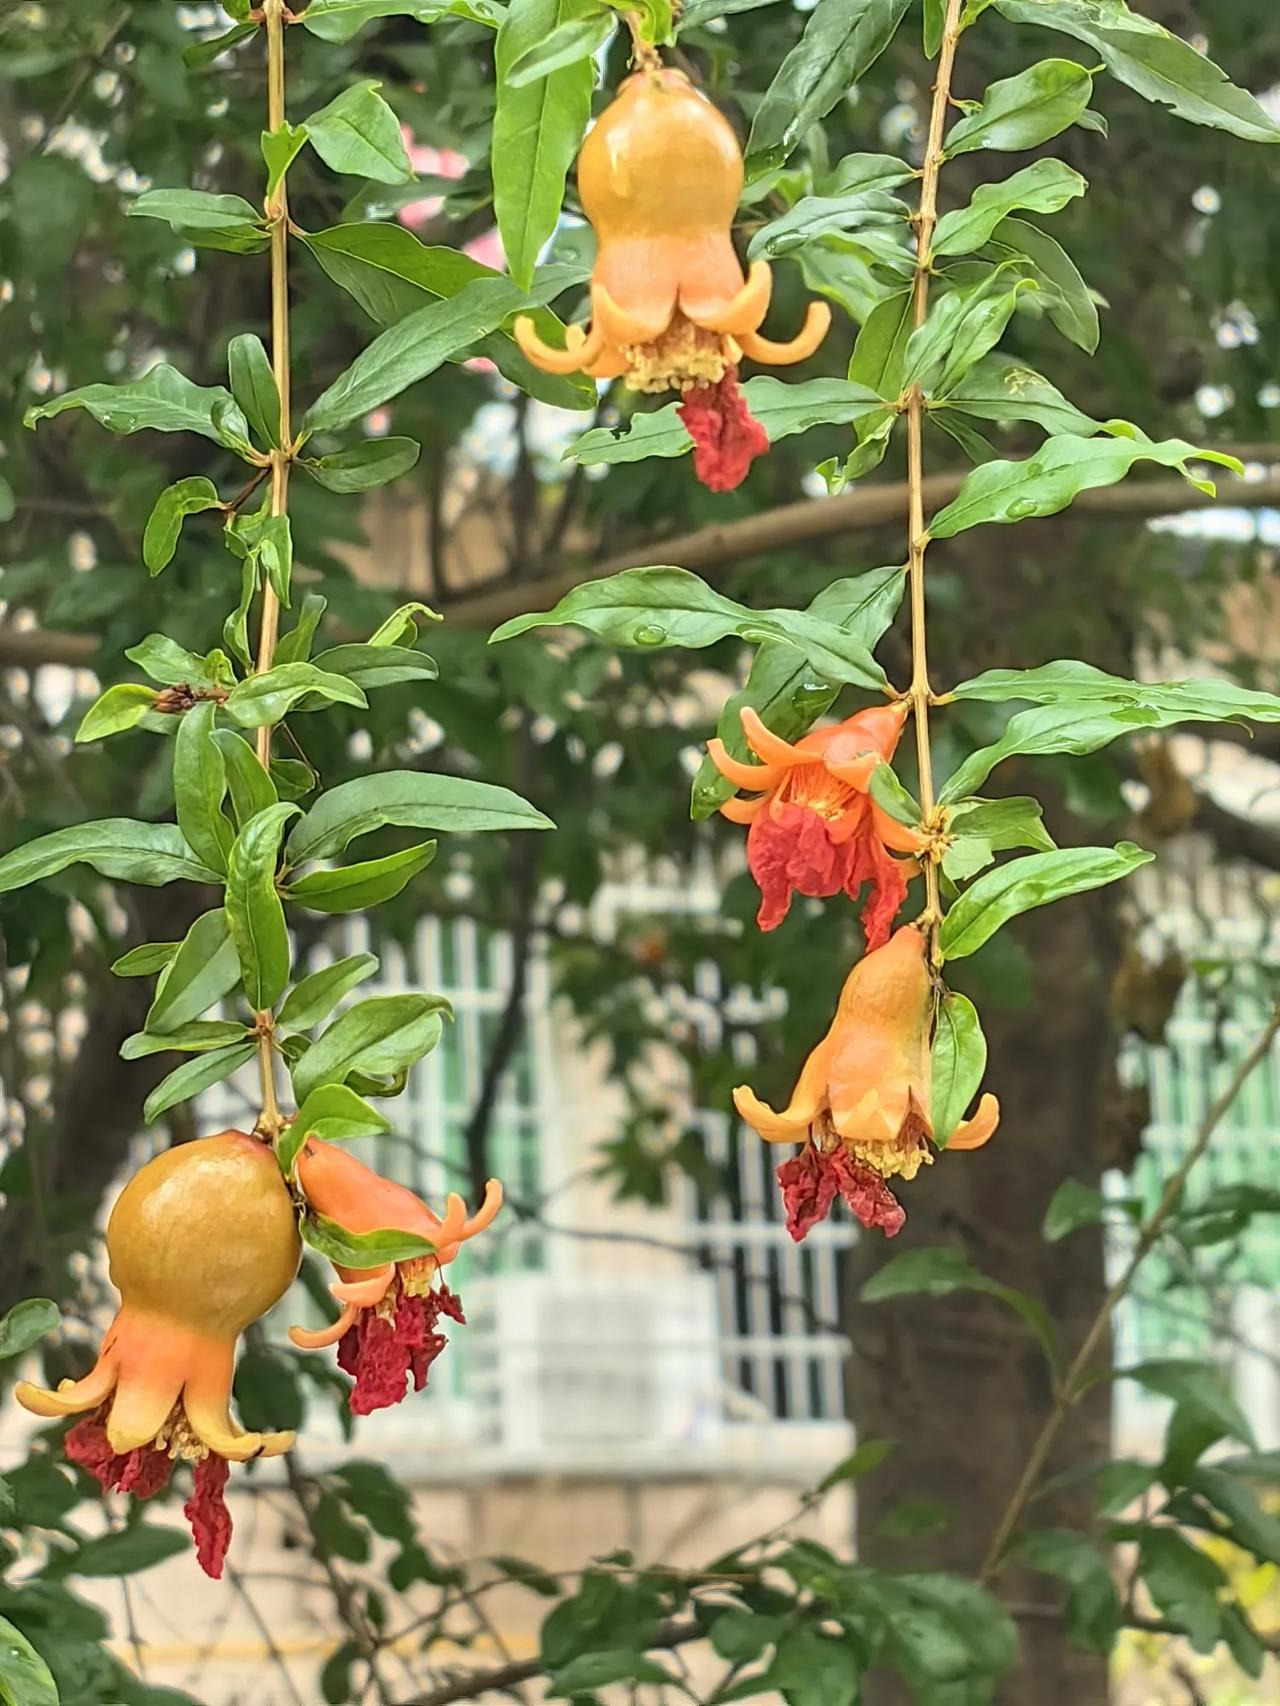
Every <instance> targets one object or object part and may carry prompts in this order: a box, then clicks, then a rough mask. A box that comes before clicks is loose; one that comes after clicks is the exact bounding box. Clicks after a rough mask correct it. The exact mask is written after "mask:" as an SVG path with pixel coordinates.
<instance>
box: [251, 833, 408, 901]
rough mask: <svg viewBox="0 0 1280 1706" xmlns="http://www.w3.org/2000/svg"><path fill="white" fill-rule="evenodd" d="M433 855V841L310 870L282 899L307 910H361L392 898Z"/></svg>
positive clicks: (287, 887) (286, 889) (286, 891)
mask: <svg viewBox="0 0 1280 1706" xmlns="http://www.w3.org/2000/svg"><path fill="white" fill-rule="evenodd" d="M435 856H436V844H435V842H434V841H424V842H422V843H421V844H420V845H419V846H417V847H406V848H404V849H403V851H402V852H399V853H388V854H386V855H385V857H383V858H381V859H368V860H365V861H364V862H363V863H362V864H358V865H340V866H339V867H338V868H337V869H336V870H332V871H312V872H311V873H310V875H309V876H305V877H299V878H297V880H296V881H294V882H291V883H289V884H288V885H287V886H286V887H285V889H284V898H285V899H286V900H291V901H295V902H296V903H297V904H298V905H299V906H305V907H306V908H307V910H308V911H309V912H364V911H366V910H367V909H368V908H369V907H372V906H381V905H382V903H383V901H385V900H393V899H394V898H395V896H396V895H398V894H400V893H401V892H402V891H403V890H404V889H405V888H406V887H407V886H408V884H409V883H410V882H412V880H413V878H414V877H416V876H417V875H418V873H419V871H424V870H426V868H427V866H428V865H429V864H430V863H431V861H432V860H433V859H434V858H435Z"/></svg>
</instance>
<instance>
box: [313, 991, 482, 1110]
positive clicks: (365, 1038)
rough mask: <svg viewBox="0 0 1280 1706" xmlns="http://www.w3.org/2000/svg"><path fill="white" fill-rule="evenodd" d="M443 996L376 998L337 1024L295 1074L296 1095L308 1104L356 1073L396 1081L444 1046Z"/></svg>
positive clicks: (359, 1005) (350, 1011)
mask: <svg viewBox="0 0 1280 1706" xmlns="http://www.w3.org/2000/svg"><path fill="white" fill-rule="evenodd" d="M450 1012H451V1009H450V1007H449V1003H448V1002H447V1001H446V1000H445V999H444V997H443V996H439V995H375V996H371V997H370V998H369V999H368V1000H367V1001H359V1002H357V1003H356V1005H355V1006H354V1007H349V1008H348V1009H347V1011H346V1012H345V1013H343V1014H342V1015H341V1017H339V1018H337V1019H335V1020H334V1022H333V1024H332V1025H330V1026H329V1028H328V1030H327V1031H325V1032H324V1034H323V1035H322V1036H321V1037H319V1038H318V1039H317V1040H316V1041H315V1042H314V1043H312V1045H311V1047H310V1048H309V1049H308V1050H307V1052H306V1053H305V1054H304V1055H303V1056H302V1058H301V1059H300V1060H299V1061H298V1063H297V1065H296V1066H295V1067H294V1068H293V1088H294V1094H295V1095H296V1096H297V1097H299V1098H300V1099H301V1100H303V1101H305V1099H306V1098H307V1096H309V1095H310V1094H311V1092H312V1091H313V1090H315V1089H318V1088H319V1086H320V1085H322V1084H345V1083H346V1081H347V1079H348V1078H350V1076H351V1074H352V1073H353V1072H359V1073H362V1074H365V1075H368V1076H378V1075H386V1076H394V1075H395V1074H396V1073H398V1072H400V1071H402V1070H403V1069H404V1068H406V1067H408V1066H411V1065H412V1064H413V1063H414V1061H417V1060H421V1058H422V1056H423V1055H424V1054H429V1053H430V1052H431V1050H432V1049H433V1048H434V1047H435V1046H436V1044H437V1043H438V1042H439V1041H440V1033H441V1028H442V1021H441V1015H442V1014H448V1013H450Z"/></svg>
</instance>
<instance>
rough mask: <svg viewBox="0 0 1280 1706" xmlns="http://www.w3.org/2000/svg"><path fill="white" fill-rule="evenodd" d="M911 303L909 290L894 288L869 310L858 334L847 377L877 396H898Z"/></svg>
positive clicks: (893, 400) (894, 398) (912, 318)
mask: <svg viewBox="0 0 1280 1706" xmlns="http://www.w3.org/2000/svg"><path fill="white" fill-rule="evenodd" d="M914 310H915V303H914V300H913V296H912V292H911V291H909V290H899V291H895V292H894V294H893V295H892V296H886V297H885V299H884V301H883V302H880V303H878V304H877V305H876V307H875V308H874V309H873V310H872V311H871V314H870V316H869V317H868V319H867V320H866V322H865V324H864V325H863V327H862V330H861V331H860V332H859V333H858V339H857V342H856V343H855V344H854V346H853V355H852V357H851V359H850V361H849V378H850V379H852V380H854V381H856V382H857V383H859V384H861V385H866V386H868V387H869V388H870V389H871V390H872V391H874V392H875V394H876V396H877V397H882V398H883V399H884V400H885V401H886V402H891V403H896V402H897V400H898V398H899V397H900V396H901V395H902V376H903V372H904V371H905V367H906V353H907V341H908V339H909V338H910V337H911V334H912V331H913V330H914V327H915V312H914Z"/></svg>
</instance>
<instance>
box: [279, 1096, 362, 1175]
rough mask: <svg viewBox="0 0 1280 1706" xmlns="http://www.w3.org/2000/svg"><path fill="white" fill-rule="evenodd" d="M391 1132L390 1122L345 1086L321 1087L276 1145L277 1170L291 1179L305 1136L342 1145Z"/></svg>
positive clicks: (301, 1109) (308, 1099)
mask: <svg viewBox="0 0 1280 1706" xmlns="http://www.w3.org/2000/svg"><path fill="white" fill-rule="evenodd" d="M390 1130H391V1121H390V1120H389V1119H386V1118H385V1117H384V1116H383V1115H382V1114H380V1113H379V1112H378V1111H377V1109H376V1108H371V1107H370V1106H369V1104H368V1102H366V1101H365V1100H364V1098H363V1097H362V1096H357V1095H356V1093H355V1091H354V1090H351V1089H349V1088H348V1087H347V1086H346V1085H345V1084H322V1085H321V1086H320V1088H319V1089H318V1090H313V1091H312V1092H311V1094H310V1095H309V1096H308V1097H307V1099H306V1101H305V1102H303V1104H302V1106H301V1107H300V1108H299V1109H298V1112H297V1114H296V1115H295V1117H294V1118H293V1119H292V1120H291V1121H290V1123H289V1127H288V1129H287V1130H286V1131H285V1133H284V1135H283V1136H282V1137H281V1138H280V1141H279V1142H278V1143H277V1145H276V1156H277V1158H278V1160H279V1162H280V1170H281V1172H282V1173H283V1174H284V1176H285V1178H286V1179H288V1178H292V1176H293V1165H294V1162H295V1161H296V1160H297V1159H298V1154H299V1152H300V1150H301V1149H302V1146H303V1144H304V1143H305V1142H306V1140H307V1138H308V1137H318V1138H320V1139H321V1140H322V1141H323V1142H325V1143H345V1142H346V1141H347V1140H348V1139H350V1138H355V1137H379V1136H381V1135H382V1134H383V1133H384V1132H388V1131H390Z"/></svg>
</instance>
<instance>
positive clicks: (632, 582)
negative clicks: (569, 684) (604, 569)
mask: <svg viewBox="0 0 1280 1706" xmlns="http://www.w3.org/2000/svg"><path fill="white" fill-rule="evenodd" d="M568 624H573V625H575V626H577V627H580V628H586V629H588V630H589V631H590V632H591V633H593V634H597V635H598V636H599V637H600V638H601V639H604V640H607V641H609V643H610V644H611V645H615V646H634V647H638V648H639V649H641V650H652V649H654V648H656V647H658V646H690V647H694V648H698V647H702V646H709V645H712V644H714V642H715V641H716V640H723V639H725V638H726V637H727V636H728V635H730V634H737V635H738V636H739V638H740V639H744V640H747V641H749V642H751V643H755V644H758V643H760V642H762V641H765V640H781V641H785V642H786V643H787V644H789V645H792V646H794V647H795V648H796V649H797V650H798V651H800V652H803V653H804V654H805V656H806V657H807V658H808V660H809V662H810V664H811V665H812V666H813V667H814V668H815V669H817V670H820V671H821V672H822V673H823V674H825V675H829V676H830V677H831V678H832V679H833V680H836V681H846V682H849V683H852V684H854V685H856V686H860V687H873V688H880V687H883V686H884V683H885V675H884V671H883V670H882V669H881V668H880V665H879V664H878V663H877V662H876V661H875V659H874V658H873V657H872V656H871V653H870V651H869V650H868V648H867V647H866V646H864V645H863V644H862V642H861V641H860V640H858V639H856V638H855V637H854V636H853V635H851V634H847V633H846V632H845V631H844V630H843V629H841V628H839V627H837V626H836V625H835V624H834V623H831V622H824V621H822V620H821V619H820V618H818V617H815V616H811V615H809V614H808V612H806V611H802V610H748V609H747V608H746V607H745V606H744V605H741V604H735V603H734V602H733V600H732V599H729V598H726V597H725V596H724V595H723V594H722V593H718V592H716V591H715V590H714V588H712V587H709V586H708V585H707V583H706V582H705V581H703V580H700V579H699V578H698V576H697V575H694V574H690V573H689V572H688V570H687V569H676V568H668V567H665V566H663V567H658V568H649V569H624V570H623V571H622V573H621V574H617V575H610V576H608V577H607V578H606V579H604V580H598V581H585V582H584V583H583V584H582V585H581V586H579V587H575V588H574V590H573V591H572V592H570V593H566V594H565V596H564V597H563V598H562V599H561V600H560V602H559V604H557V605H556V606H555V608H554V609H553V610H547V611H541V612H530V613H529V614H527V615H524V616H516V617H513V618H512V620H511V621H509V622H504V623H503V624H502V626H501V627H500V628H499V629H497V631H496V632H495V633H494V634H493V635H491V637H490V642H489V643H490V644H491V645H493V644H495V643H497V642H499V641H502V640H510V639H514V638H515V637H516V636H517V635H519V634H525V633H528V631H529V630H530V629H531V628H541V627H548V626H550V627H556V626H565V625H568Z"/></svg>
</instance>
